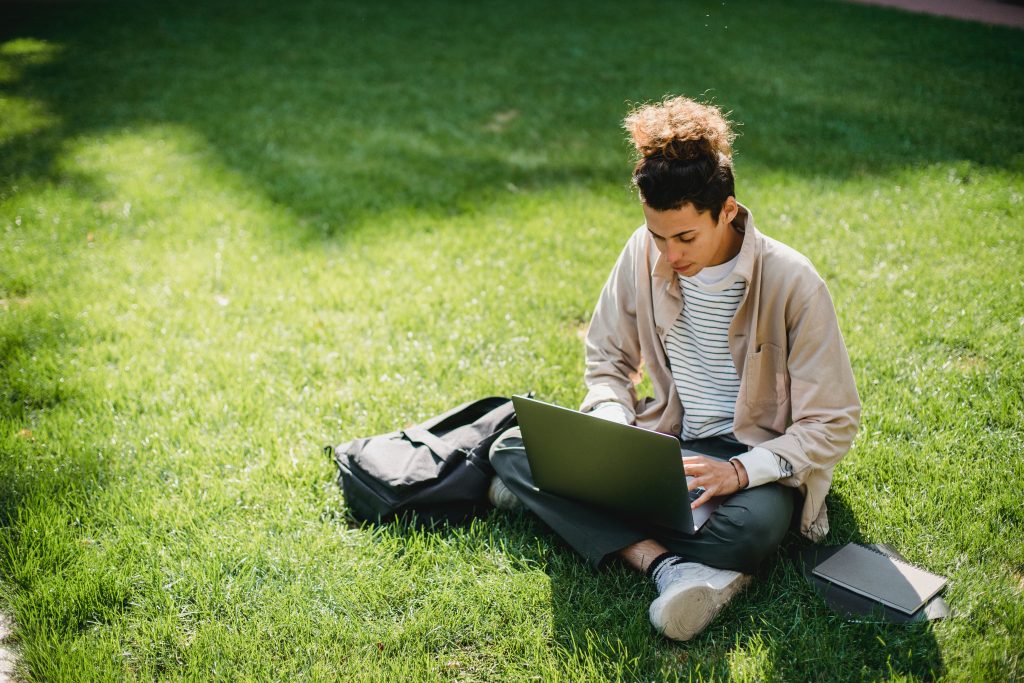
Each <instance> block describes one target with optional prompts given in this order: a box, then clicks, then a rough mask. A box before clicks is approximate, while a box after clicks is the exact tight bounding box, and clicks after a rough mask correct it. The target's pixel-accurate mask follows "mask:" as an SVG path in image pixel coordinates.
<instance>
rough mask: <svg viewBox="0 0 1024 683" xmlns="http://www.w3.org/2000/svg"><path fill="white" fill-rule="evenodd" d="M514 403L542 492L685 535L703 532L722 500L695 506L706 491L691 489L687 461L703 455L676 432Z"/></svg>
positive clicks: (544, 405)
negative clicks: (685, 471)
mask: <svg viewBox="0 0 1024 683" xmlns="http://www.w3.org/2000/svg"><path fill="white" fill-rule="evenodd" d="M512 403H513V405H514V406H515V409H516V416H517V418H518V420H519V428H520V430H521V431H522V433H523V444H524V446H525V447H526V457H527V460H529V462H530V470H531V472H532V473H533V483H534V485H535V486H536V487H537V488H538V489H540V490H541V491H546V492H548V493H552V494H555V495H558V496H562V497H565V498H572V499H575V500H579V501H582V502H584V503H590V504H593V505H595V506H598V507H602V508H607V509H609V510H611V511H614V512H618V513H621V514H622V515H624V516H626V517H629V518H631V519H635V520H637V521H639V522H642V523H646V524H649V525H653V526H656V527H663V528H665V529H668V530H670V531H678V532H681V533H684V534H695V533H697V531H698V530H700V528H701V527H702V526H704V523H705V522H707V520H708V518H709V517H711V513H713V512H714V511H715V509H716V508H718V506H719V505H720V504H721V502H722V499H721V498H719V497H715V498H712V499H711V500H709V501H707V502H706V503H704V504H703V505H701V506H700V507H699V508H697V509H696V510H691V509H690V503H692V502H693V501H694V500H696V499H697V498H698V497H699V496H700V495H701V493H703V489H698V490H695V491H687V489H686V480H687V479H688V477H686V476H684V474H683V461H682V458H683V456H689V455H703V454H702V453H697V452H695V451H690V450H686V449H684V448H682V447H681V446H680V444H679V440H678V439H677V438H675V437H674V436H669V435H667V434H661V433H659V432H653V431H650V430H648V429H643V428H641V427H635V426H633V425H624V424H619V423H617V422H610V421H608V420H603V419H601V418H599V417H594V416H593V415H587V414H586V413H581V412H579V411H576V410H570V409H569V408H562V407H560V406H556V405H551V404H550V403H544V402H542V401H537V400H535V399H531V398H527V397H525V396H513V397H512ZM690 478H692V477H690Z"/></svg>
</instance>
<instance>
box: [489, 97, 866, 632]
mask: <svg viewBox="0 0 1024 683" xmlns="http://www.w3.org/2000/svg"><path fill="white" fill-rule="evenodd" d="M625 124H626V128H627V130H628V131H629V132H630V135H631V136H632V139H633V142H634V144H635V146H636V148H637V150H638V152H639V154H640V159H639V161H638V162H637V164H636V167H635V168H634V172H633V182H634V184H635V185H636V187H637V188H638V190H639V193H640V198H641V200H642V203H643V213H644V218H645V219H646V220H645V224H644V225H642V226H641V227H640V228H638V229H637V230H636V231H635V232H634V233H633V235H632V237H631V238H630V239H629V241H628V242H627V244H626V246H625V248H624V249H623V251H622V253H621V254H620V256H619V259H618V261H617V263H616V264H615V267H614V268H613V269H612V272H611V275H610V276H609V278H608V281H607V283H606V284H605V287H604V290H603V291H602V292H601V296H600V299H599V300H598V304H597V308H596V309H595V311H594V315H593V318H592V320H591V324H590V329H589V331H588V334H587V341H586V353H587V371H586V376H585V381H586V384H587V388H588V393H587V396H586V398H585V399H584V401H583V405H582V407H581V410H583V411H584V412H588V411H589V412H592V413H593V414H595V415H597V416H599V417H603V418H605V419H610V420H615V421H618V422H624V423H628V424H636V425H638V426H641V427H645V428H648V429H653V430H656V431H659V432H664V433H667V434H672V435H675V436H678V437H679V438H680V440H681V443H682V446H683V447H685V448H687V449H689V450H693V451H697V452H699V453H705V454H707V455H706V456H701V457H692V458H684V459H683V467H684V470H685V472H686V474H687V475H690V476H692V477H694V479H693V480H692V481H691V484H690V486H691V489H694V488H697V487H703V488H704V489H705V493H704V494H703V495H702V496H701V497H700V498H699V499H697V500H696V501H695V502H694V504H693V505H694V507H698V506H700V505H702V504H703V503H704V502H706V501H707V499H708V498H710V497H712V496H728V498H727V500H725V502H724V503H723V504H722V505H721V506H720V507H719V508H718V509H717V510H716V511H715V513H714V514H713V515H712V517H711V519H710V520H709V521H708V522H707V524H706V525H705V526H704V527H703V528H702V529H701V530H700V531H699V532H698V533H697V534H695V535H692V536H688V535H680V536H673V535H666V534H665V533H664V532H663V531H655V530H652V529H649V528H644V527H643V526H642V525H637V524H636V523H633V522H627V521H625V520H622V519H619V518H617V517H616V516H615V515H613V514H611V513H606V512H603V511H599V510H596V509H594V508H592V507H590V506H586V505H582V504H579V503H577V502H574V501H570V500H566V499H561V498H558V497H556V496H551V495H550V494H546V493H544V492H538V491H536V490H535V489H534V487H533V485H532V479H531V477H530V472H529V464H528V462H527V460H526V457H525V451H524V450H523V446H522V439H521V438H520V436H519V434H518V432H517V431H515V430H513V431H510V432H508V433H506V434H504V435H503V437H502V438H501V439H499V440H498V441H497V442H496V443H495V446H494V448H493V449H492V456H491V459H492V463H493V464H494V467H495V469H496V470H497V472H498V475H499V477H498V478H496V480H495V481H494V482H493V483H492V492H491V493H492V501H493V502H495V504H497V505H498V506H499V507H510V506H514V505H518V504H520V502H521V503H524V504H525V505H526V506H527V507H529V508H530V509H531V510H533V511H534V512H535V513H536V514H537V515H538V516H540V517H541V519H543V520H544V521H545V522H546V523H547V524H548V525H549V526H551V527H552V528H553V529H554V530H555V531H556V532H557V533H558V534H559V535H561V536H562V537H563V538H564V539H565V540H566V541H567V542H568V543H569V545H570V546H572V547H573V548H574V549H575V550H576V551H577V552H579V553H580V554H582V555H583V556H584V557H586V558H588V559H589V560H590V561H591V562H592V563H593V564H594V565H595V566H600V565H601V564H602V563H604V562H605V561H606V560H608V559H610V558H615V557H618V558H621V559H623V560H624V561H625V562H627V563H628V564H629V565H631V566H633V567H635V568H636V569H638V570H640V571H644V572H646V573H647V574H648V575H649V576H650V577H651V578H652V579H653V580H654V582H655V584H656V586H657V589H658V592H659V596H658V598H657V599H656V600H655V601H654V602H653V603H652V604H651V607H650V617H651V622H652V624H653V625H654V626H655V628H656V629H657V630H658V631H659V632H660V633H663V634H664V635H666V636H667V637H670V638H673V639H676V640H688V639H690V638H692V637H693V636H694V635H696V634H697V633H699V632H701V631H702V630H703V629H704V628H705V627H706V626H707V624H708V623H710V621H711V620H712V619H713V618H714V616H715V615H716V614H717V613H718V611H719V610H720V609H721V608H722V606H724V605H725V604H726V602H727V601H728V600H729V599H730V598H731V597H732V596H733V595H735V594H736V593H737V592H738V591H739V590H740V589H741V588H742V587H743V586H744V585H745V584H746V583H747V582H748V581H749V578H750V576H749V575H750V573H751V572H753V571H754V570H755V568H756V567H757V566H758V564H760V563H761V562H762V561H763V560H764V559H766V558H767V557H769V556H771V555H773V554H774V553H775V551H776V549H777V548H778V545H779V543H780V542H781V541H782V538H783V536H784V535H785V532H786V530H787V528H788V527H789V525H790V521H791V519H792V516H793V511H794V506H797V507H798V509H799V528H800V531H801V533H803V534H804V535H805V536H807V537H809V538H811V539H814V540H818V539H821V538H822V537H824V535H825V534H826V533H827V531H828V519H827V516H826V510H825V502H824V501H825V495H826V493H827V492H828V489H829V485H830V482H831V478H832V469H833V468H834V467H835V464H836V463H837V462H838V461H839V460H840V459H841V458H842V457H843V456H844V455H845V454H846V451H847V450H848V449H849V447H850V444H851V442H852V440H853V437H854V435H855V434H856V431H857V425H858V421H859V417H860V403H859V400H858V397H857V390H856V386H855V385H854V380H853V373H852V371H851V368H850V361H849V357H848V355H847V351H846V347H845V346H844V344H843V339H842V335H841V334H840V331H839V326H838V323H837V320H836V315H835V310H834V308H833V305H832V300H831V297H830V296H829V293H828V289H827V288H826V286H825V283H824V282H823V281H822V279H821V277H820V276H819V275H818V273H817V272H816V271H815V270H814V267H813V266H812V265H811V263H810V262H809V261H808V260H807V259H806V258H804V257H803V256H802V255H800V254H799V253H798V252H796V251H795V250H793V249H791V248H790V247H787V246H785V245H783V244H781V243H780V242H777V241H775V240H773V239H771V238H769V237H766V236H765V235H763V234H761V233H760V232H759V231H758V230H757V228H756V227H755V226H754V219H753V215H752V214H751V212H750V211H749V210H748V209H747V208H746V207H744V206H743V205H742V204H740V203H739V202H737V201H736V197H735V181H734V178H733V172H732V157H731V154H732V147H731V145H732V140H733V134H732V132H731V130H730V127H729V124H728V122H727V121H726V120H725V118H724V117H723V116H722V114H721V112H720V111H719V110H718V109H717V108H715V107H713V106H709V105H704V104H700V103H697V102H694V101H693V100H689V99H686V98H682V97H677V98H673V99H668V100H666V101H664V102H661V103H658V104H652V105H645V106H643V107H640V108H638V109H637V110H635V111H634V112H632V113H631V114H630V115H629V116H628V117H627V118H626V122H625ZM641 367H644V368H645V369H646V372H647V373H648V376H649V377H650V379H651V383H652V385H653V387H654V396H653V397H647V398H644V399H638V397H637V394H636V391H635V388H634V384H633V381H632V379H631V378H632V377H635V376H636V374H637V373H638V372H640V369H641ZM623 457H628V454H623Z"/></svg>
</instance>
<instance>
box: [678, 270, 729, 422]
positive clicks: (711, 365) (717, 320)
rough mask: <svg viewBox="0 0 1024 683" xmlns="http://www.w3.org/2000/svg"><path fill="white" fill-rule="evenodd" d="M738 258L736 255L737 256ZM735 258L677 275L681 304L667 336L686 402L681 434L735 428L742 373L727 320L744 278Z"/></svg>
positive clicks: (680, 397)
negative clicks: (738, 370) (737, 273)
mask: <svg viewBox="0 0 1024 683" xmlns="http://www.w3.org/2000/svg"><path fill="white" fill-rule="evenodd" d="M737 258H738V257H737ZM736 260H737V259H736V258H734V259H733V260H731V261H729V262H727V263H723V264H721V265H718V266H710V267H707V268H704V269H703V270H702V271H701V272H700V273H698V274H697V275H696V276H695V277H684V276H682V275H680V276H678V277H679V287H680V290H681V291H682V294H683V301H684V304H683V310H682V312H681V313H680V314H679V317H678V318H677V319H676V322H675V324H674V325H673V326H672V329H670V330H669V332H668V335H667V336H666V338H665V350H666V352H667V353H668V360H669V365H670V367H671V370H672V378H673V379H674V380H675V384H676V389H677V390H678V392H679V399H680V401H682V404H683V427H682V434H681V435H680V436H681V437H682V438H683V439H686V440H689V439H706V438H708V437H712V436H719V435H721V434H729V433H731V432H732V431H733V417H734V415H735V412H736V397H737V396H738V395H739V389H740V378H739V376H738V375H737V374H736V366H735V365H734V364H733V362H732V355H731V354H730V353H729V324H730V323H731V322H732V319H733V316H734V315H735V314H736V309H737V308H738V307H739V305H740V301H742V300H743V294H744V291H745V289H746V283H745V282H744V281H743V280H742V279H740V278H738V277H736V276H734V275H733V274H732V271H733V268H734V267H735V265H736Z"/></svg>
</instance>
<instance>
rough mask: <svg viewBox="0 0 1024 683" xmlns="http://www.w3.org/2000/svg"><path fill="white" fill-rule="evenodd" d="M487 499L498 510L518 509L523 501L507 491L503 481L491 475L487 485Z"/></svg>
mask: <svg viewBox="0 0 1024 683" xmlns="http://www.w3.org/2000/svg"><path fill="white" fill-rule="evenodd" d="M487 499H488V500H490V501H491V505H493V506H494V507H496V508H498V509H499V510H518V509H519V508H521V507H523V501H521V500H519V497H518V496H516V494H514V493H512V492H511V491H509V490H508V487H507V486H505V482H503V481H502V480H501V479H499V478H498V477H491V485H490V486H489V487H487Z"/></svg>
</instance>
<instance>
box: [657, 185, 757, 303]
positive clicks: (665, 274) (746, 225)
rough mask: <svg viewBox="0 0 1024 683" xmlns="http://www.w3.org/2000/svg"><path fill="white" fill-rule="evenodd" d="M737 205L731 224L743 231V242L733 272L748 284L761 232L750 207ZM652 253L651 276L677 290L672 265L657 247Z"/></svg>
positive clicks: (667, 286) (673, 290) (674, 290)
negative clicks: (652, 266)
mask: <svg viewBox="0 0 1024 683" xmlns="http://www.w3.org/2000/svg"><path fill="white" fill-rule="evenodd" d="M737 204H739V202H737ZM739 207H740V210H739V213H737V214H736V218H734V219H733V221H732V224H733V225H734V226H736V225H739V226H740V228H739V229H740V231H741V232H742V233H743V243H742V244H741V245H740V254H739V256H740V258H739V260H738V261H737V262H736V269H735V270H734V271H733V272H734V273H736V274H737V275H739V276H740V277H741V278H743V281H744V282H746V283H747V284H750V278H751V277H752V276H753V274H754V262H755V261H756V260H757V248H758V247H757V243H758V241H759V239H758V238H759V237H760V236H761V233H759V232H758V230H757V228H756V227H754V214H753V213H751V211H750V209H748V208H747V207H745V206H743V205H742V204H739ZM648 239H651V241H652V242H653V239H652V238H650V237H648ZM654 253H655V254H657V255H658V257H657V259H656V260H655V262H654V269H653V270H652V271H651V277H652V278H657V279H659V280H662V281H664V282H665V286H666V288H667V289H668V290H669V291H671V292H674V293H675V292H677V291H678V290H676V289H675V287H674V285H675V284H676V282H677V278H676V273H675V271H674V270H672V266H670V265H669V263H668V261H666V260H665V259H664V258H662V256H661V252H659V251H658V249H657V247H654Z"/></svg>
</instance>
